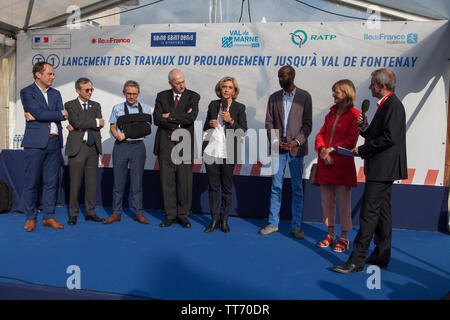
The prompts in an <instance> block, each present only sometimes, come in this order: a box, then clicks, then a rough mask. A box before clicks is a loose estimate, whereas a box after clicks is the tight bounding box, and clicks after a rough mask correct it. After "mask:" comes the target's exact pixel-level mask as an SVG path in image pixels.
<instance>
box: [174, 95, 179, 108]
mask: <svg viewBox="0 0 450 320" xmlns="http://www.w3.org/2000/svg"><path fill="white" fill-rule="evenodd" d="M177 105H178V95H177V94H176V95H175V102H174V106H175V109H176V108H177Z"/></svg>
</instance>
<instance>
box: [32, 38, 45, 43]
mask: <svg viewBox="0 0 450 320" xmlns="http://www.w3.org/2000/svg"><path fill="white" fill-rule="evenodd" d="M34 43H48V37H35V38H34Z"/></svg>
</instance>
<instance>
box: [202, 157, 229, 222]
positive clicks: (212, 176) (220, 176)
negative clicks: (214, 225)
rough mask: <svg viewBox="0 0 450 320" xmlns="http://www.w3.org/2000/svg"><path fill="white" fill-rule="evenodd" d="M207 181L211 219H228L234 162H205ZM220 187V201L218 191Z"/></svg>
mask: <svg viewBox="0 0 450 320" xmlns="http://www.w3.org/2000/svg"><path fill="white" fill-rule="evenodd" d="M205 167H206V172H207V173H208V182H209V190H208V191H209V206H210V209H211V215H212V218H213V220H224V219H228V215H229V213H230V208H231V201H232V198H233V171H234V164H205ZM221 189H222V202H221V201H220V198H221V197H220V191H221Z"/></svg>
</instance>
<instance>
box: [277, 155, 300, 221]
mask: <svg viewBox="0 0 450 320" xmlns="http://www.w3.org/2000/svg"><path fill="white" fill-rule="evenodd" d="M278 159H279V164H278V171H277V173H276V174H275V175H273V176H272V190H271V194H270V212H269V224H271V225H272V226H274V227H278V223H279V222H280V207H281V191H282V188H283V178H284V172H285V170H286V163H288V164H289V170H290V172H291V183H292V205H291V211H292V229H295V228H300V226H301V221H302V214H303V157H293V156H292V155H291V153H290V152H282V153H280V155H279V157H278Z"/></svg>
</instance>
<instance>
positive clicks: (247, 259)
mask: <svg viewBox="0 0 450 320" xmlns="http://www.w3.org/2000/svg"><path fill="white" fill-rule="evenodd" d="M109 212H110V208H103V207H98V208H97V214H98V215H99V216H101V217H105V218H106V217H107V215H108V213H109ZM145 215H146V217H147V218H148V219H149V220H150V224H149V225H141V224H139V223H137V222H135V221H134V220H133V216H132V213H131V211H130V210H128V209H127V210H126V212H125V214H124V215H123V216H122V221H120V222H118V223H115V224H112V225H103V224H99V223H94V222H86V221H84V216H83V214H80V217H79V219H78V224H77V225H76V226H69V225H67V216H68V209H67V207H61V208H57V213H56V218H57V220H58V221H60V222H62V223H63V224H64V225H65V229H64V230H53V229H49V228H44V227H43V226H42V216H41V215H39V217H38V223H37V228H36V230H35V231H34V232H31V233H28V232H25V231H24V230H23V226H24V223H25V218H24V215H23V214H20V213H9V214H1V215H0V257H1V259H0V282H4V283H7V285H4V286H0V297H2V298H5V297H7V296H8V292H5V291H6V290H9V289H7V288H8V286H10V285H12V284H17V285H18V286H21V285H23V284H24V283H22V282H20V281H18V280H11V278H18V279H22V280H24V281H29V282H33V283H40V284H47V285H54V286H60V287H65V286H66V283H67V280H68V278H69V277H70V276H71V275H72V273H67V269H68V267H69V266H72V265H75V266H78V267H79V268H80V274H81V277H80V280H81V288H82V289H89V290H99V291H104V292H112V293H119V294H121V295H122V297H123V298H130V297H129V296H126V295H133V296H140V297H144V298H154V299H170V300H171V299H181V300H184V299H189V300H190V299H201V300H215V299H223V300H230V299H239V300H240V299H244V300H246V299H252V300H253V299H256V300H260V299H261V300H266V299H269V300H278V299H283V300H297V299H357V300H358V299H363V300H364V299H440V298H442V297H443V296H444V295H446V294H447V292H449V291H450V255H449V248H450V236H448V235H445V234H442V233H437V232H418V231H409V230H408V231H407V230H394V231H393V242H392V258H391V264H390V265H389V268H388V269H386V270H383V269H382V270H381V273H380V280H381V281H380V289H376V288H375V289H369V288H368V286H367V284H368V282H369V283H372V284H373V283H375V282H374V274H373V273H367V267H368V266H366V269H365V271H364V272H363V273H356V274H351V275H342V274H337V273H335V272H333V271H331V267H332V266H333V265H336V264H342V263H343V262H345V261H346V260H347V258H348V256H349V254H350V251H347V252H345V253H334V252H333V251H332V250H331V248H327V249H321V248H318V247H316V243H317V242H318V241H320V240H322V239H323V237H324V236H325V233H326V227H324V226H323V225H322V224H317V223H304V224H303V227H302V228H303V229H304V231H305V235H306V238H305V239H304V240H297V239H295V238H293V237H292V236H291V234H290V222H289V221H281V223H280V232H278V233H275V234H272V235H268V236H261V235H259V234H258V231H259V229H260V228H262V227H264V226H265V224H266V220H258V219H249V218H238V217H230V221H229V222H230V227H231V233H229V234H225V233H223V232H221V231H219V230H217V231H215V232H213V233H209V234H207V233H204V232H203V230H204V229H205V227H207V225H208V224H209V222H210V217H209V215H204V214H192V215H191V216H190V221H191V223H192V228H191V229H184V228H182V227H181V226H180V225H173V226H171V227H169V228H161V227H159V224H160V222H161V221H162V220H163V218H164V214H163V212H161V211H148V210H147V211H146V212H145ZM357 230H358V227H355V228H354V229H353V230H352V231H350V233H349V237H350V239H351V240H353V239H354V237H355V236H356V232H357ZM337 231H338V232H339V230H337ZM5 277H9V279H8V278H5ZM2 290H3V292H1V291H2ZM11 292H12V291H11ZM114 297H116V298H117V297H121V296H120V295H114ZM14 298H17V297H14ZM28 298H29V297H28ZM35 298H39V295H37V294H36V297H35Z"/></svg>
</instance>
